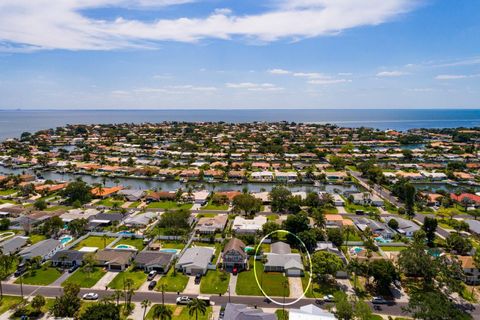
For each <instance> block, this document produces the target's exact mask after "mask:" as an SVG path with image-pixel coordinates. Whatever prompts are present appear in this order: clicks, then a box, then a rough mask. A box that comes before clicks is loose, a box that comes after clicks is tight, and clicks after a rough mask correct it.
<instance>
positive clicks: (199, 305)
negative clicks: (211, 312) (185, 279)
mask: <svg viewBox="0 0 480 320" xmlns="http://www.w3.org/2000/svg"><path fill="white" fill-rule="evenodd" d="M187 307H188V314H189V315H190V316H193V315H194V314H195V319H196V320H198V312H199V311H200V313H201V314H203V315H205V312H207V305H206V304H205V302H204V301H203V300H200V299H193V300H192V301H190V302H189V303H188V306H187Z"/></svg>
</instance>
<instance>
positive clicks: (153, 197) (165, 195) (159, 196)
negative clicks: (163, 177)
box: [145, 191, 176, 203]
mask: <svg viewBox="0 0 480 320" xmlns="http://www.w3.org/2000/svg"><path fill="white" fill-rule="evenodd" d="M175 198H176V194H175V192H168V191H158V192H149V193H148V194H147V196H146V197H145V201H146V202H147V203H150V202H158V201H174V200H175Z"/></svg>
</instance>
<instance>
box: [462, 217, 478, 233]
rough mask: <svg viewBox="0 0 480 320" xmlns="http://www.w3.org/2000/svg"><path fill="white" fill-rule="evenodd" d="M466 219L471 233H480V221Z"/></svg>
mask: <svg viewBox="0 0 480 320" xmlns="http://www.w3.org/2000/svg"><path fill="white" fill-rule="evenodd" d="M464 221H465V222H466V223H467V224H468V228H469V229H470V232H471V233H474V234H476V235H479V234H480V221H478V220H473V219H466V220H464Z"/></svg>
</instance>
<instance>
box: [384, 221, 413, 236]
mask: <svg viewBox="0 0 480 320" xmlns="http://www.w3.org/2000/svg"><path fill="white" fill-rule="evenodd" d="M392 219H394V220H396V221H397V222H398V229H397V230H395V231H397V232H398V233H400V234H401V235H404V236H406V237H413V234H414V233H415V232H417V231H418V230H420V226H419V225H418V224H416V223H415V222H413V221H411V220H407V219H403V218H400V217H386V218H385V221H386V222H387V223H388V222H389V221H390V220H392Z"/></svg>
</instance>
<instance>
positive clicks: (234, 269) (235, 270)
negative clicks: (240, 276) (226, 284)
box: [232, 267, 238, 276]
mask: <svg viewBox="0 0 480 320" xmlns="http://www.w3.org/2000/svg"><path fill="white" fill-rule="evenodd" d="M232 273H233V275H234V276H236V275H237V273H238V269H237V267H234V268H233V270H232Z"/></svg>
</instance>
